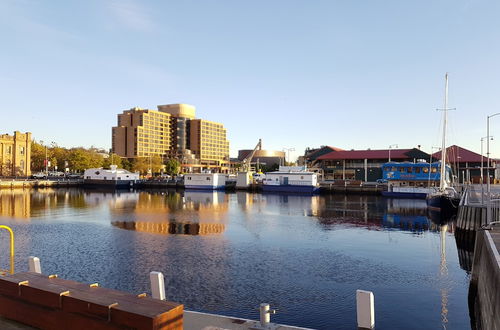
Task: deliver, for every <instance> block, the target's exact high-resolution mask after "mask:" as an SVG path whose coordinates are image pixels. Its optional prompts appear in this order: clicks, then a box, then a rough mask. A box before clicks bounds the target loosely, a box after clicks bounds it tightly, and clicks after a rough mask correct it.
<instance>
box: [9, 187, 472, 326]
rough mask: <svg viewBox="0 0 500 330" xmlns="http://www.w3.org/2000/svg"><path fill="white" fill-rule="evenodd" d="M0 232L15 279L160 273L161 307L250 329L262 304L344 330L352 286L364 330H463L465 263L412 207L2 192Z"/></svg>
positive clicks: (297, 319)
mask: <svg viewBox="0 0 500 330" xmlns="http://www.w3.org/2000/svg"><path fill="white" fill-rule="evenodd" d="M0 224H6V225H9V226H11V227H12V228H13V230H14V232H15V235H16V271H26V270H27V258H28V256H30V255H34V256H38V257H40V259H41V262H42V271H43V272H44V273H46V274H58V275H59V276H60V277H63V278H67V279H72V280H77V281H83V282H99V283H100V284H101V285H102V286H105V287H110V288H115V289H120V290H124V291H128V292H131V293H141V292H149V276H148V274H149V272H150V271H153V270H156V271H161V272H163V274H164V275H165V280H166V289H167V296H168V299H169V300H173V301H177V302H180V303H183V304H184V305H185V308H186V309H189V310H196V311H205V312H210V313H218V314H224V315H233V316H238V317H244V318H253V319H257V318H258V305H259V303H261V302H269V303H270V304H271V306H272V307H273V308H277V309H278V314H276V315H273V317H272V319H273V321H275V322H279V323H286V324H291V325H297V326H304V327H312V328H318V329H355V328H356V307H355V291H356V289H364V290H370V291H373V292H374V294H375V310H376V315H375V320H376V327H377V329H442V328H447V329H470V319H469V311H468V306H467V290H468V282H469V275H468V272H467V271H466V270H464V269H462V268H461V266H460V265H461V264H462V267H463V268H467V266H465V265H466V264H467V260H462V259H464V258H465V256H467V255H468V254H467V253H465V252H464V251H463V250H461V249H457V244H456V241H455V237H454V224H453V223H452V222H450V223H448V224H445V225H440V224H436V223H434V222H432V221H431V219H429V218H428V216H427V211H426V206H425V202H424V201H421V200H404V199H387V198H383V197H379V196H343V195H328V196H293V195H288V196H287V195H271V194H269V195H268V194H252V193H246V192H237V193H229V194H226V193H224V192H175V191H149V192H147V191H139V192H117V193H114V192H113V193H111V192H98V191H84V190H78V189H68V190H62V189H59V190H33V191H23V190H13V191H10V190H4V191H0ZM0 235H1V236H0V248H1V250H0V251H4V252H3V253H1V254H0V268H4V269H5V268H7V267H8V259H7V252H6V251H7V249H8V246H7V235H6V234H5V233H3V232H2V233H0ZM459 256H460V257H459Z"/></svg>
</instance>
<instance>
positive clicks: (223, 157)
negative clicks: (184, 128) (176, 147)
mask: <svg viewBox="0 0 500 330" xmlns="http://www.w3.org/2000/svg"><path fill="white" fill-rule="evenodd" d="M190 139H191V141H190V142H191V144H190V145H191V151H192V152H193V154H194V155H195V156H197V158H198V159H200V161H201V164H203V165H206V166H208V167H210V166H215V167H219V166H220V167H222V168H225V169H227V170H229V141H228V140H227V136H226V129H225V128H224V125H222V124H219V123H215V122H213V121H208V120H204V119H194V120H191V132H190Z"/></svg>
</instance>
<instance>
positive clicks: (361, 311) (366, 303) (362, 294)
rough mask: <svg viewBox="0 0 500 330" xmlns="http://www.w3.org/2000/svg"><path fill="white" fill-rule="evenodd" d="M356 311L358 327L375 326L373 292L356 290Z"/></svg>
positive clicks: (369, 327) (371, 327) (367, 327)
mask: <svg viewBox="0 0 500 330" xmlns="http://www.w3.org/2000/svg"><path fill="white" fill-rule="evenodd" d="M356 311H357V314H358V328H364V329H373V328H374V327H375V304H374V297H373V292H371V291H364V290H356Z"/></svg>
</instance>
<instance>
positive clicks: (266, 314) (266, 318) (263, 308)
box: [259, 303, 271, 326]
mask: <svg viewBox="0 0 500 330" xmlns="http://www.w3.org/2000/svg"><path fill="white" fill-rule="evenodd" d="M269 309H270V307H269V304H266V303H262V304H260V307H259V311H260V325H261V326H266V325H268V324H269V323H270V322H271V313H270V310H269Z"/></svg>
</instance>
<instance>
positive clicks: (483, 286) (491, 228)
mask: <svg viewBox="0 0 500 330" xmlns="http://www.w3.org/2000/svg"><path fill="white" fill-rule="evenodd" d="M485 190H486V187H485V186H481V185H472V186H469V187H468V188H467V189H466V190H465V192H464V194H463V196H462V199H461V201H460V205H459V209H458V215H457V232H456V233H455V238H456V240H457V246H459V247H462V249H461V250H462V251H461V253H462V255H461V258H460V259H461V260H463V265H461V266H462V267H463V268H464V269H467V270H468V271H471V281H470V286H469V310H470V315H471V322H472V324H475V327H476V329H500V318H499V317H498V315H500V254H499V251H500V226H499V223H498V221H499V220H500V199H499V198H498V197H499V196H500V187H498V186H492V187H491V189H490V191H491V193H489V194H488V193H487V192H486V191H485ZM488 213H489V214H488ZM471 247H473V249H472V248H471ZM459 251H460V250H459Z"/></svg>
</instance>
